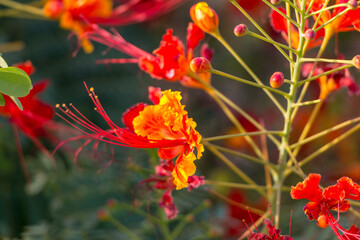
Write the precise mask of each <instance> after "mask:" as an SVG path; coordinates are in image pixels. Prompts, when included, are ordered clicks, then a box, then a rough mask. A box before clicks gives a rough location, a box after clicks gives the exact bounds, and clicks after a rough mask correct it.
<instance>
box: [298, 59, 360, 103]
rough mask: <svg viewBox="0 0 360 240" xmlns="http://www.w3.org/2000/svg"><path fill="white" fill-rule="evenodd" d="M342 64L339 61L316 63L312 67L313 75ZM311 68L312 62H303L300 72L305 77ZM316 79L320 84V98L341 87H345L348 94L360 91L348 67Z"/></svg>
mask: <svg viewBox="0 0 360 240" xmlns="http://www.w3.org/2000/svg"><path fill="white" fill-rule="evenodd" d="M342 65H344V64H341V63H325V64H321V63H318V64H317V66H316V67H315V69H314V74H313V75H314V76H316V75H319V74H322V73H324V72H327V71H330V70H332V69H335V68H338V67H341V66H342ZM312 68H313V64H312V63H308V64H305V65H304V66H303V69H302V74H303V76H304V77H307V76H308V75H309V74H310V71H311V70H312ZM316 81H317V82H318V83H319V86H320V95H319V98H320V99H325V98H326V97H327V96H328V95H329V94H330V93H332V92H334V91H336V90H338V89H340V88H342V87H347V88H348V91H349V94H350V95H354V94H358V93H359V91H360V87H359V85H357V84H356V82H355V81H354V78H353V77H352V75H351V74H350V72H349V70H348V69H344V70H340V71H337V72H334V73H331V74H328V75H325V76H321V77H319V78H318V79H316Z"/></svg>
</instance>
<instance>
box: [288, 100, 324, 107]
mask: <svg viewBox="0 0 360 240" xmlns="http://www.w3.org/2000/svg"><path fill="white" fill-rule="evenodd" d="M321 101H322V100H321V99H316V100H312V101H307V102H302V103H294V104H293V107H302V106H308V105H312V104H316V103H319V102H321Z"/></svg>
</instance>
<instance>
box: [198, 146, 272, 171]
mask: <svg viewBox="0 0 360 240" xmlns="http://www.w3.org/2000/svg"><path fill="white" fill-rule="evenodd" d="M203 144H204V145H205V146H211V147H214V148H216V149H218V150H220V151H222V152H225V153H229V154H232V155H234V156H239V157H242V158H245V159H247V160H249V161H252V162H255V163H259V164H261V165H268V166H270V167H271V169H275V168H276V165H275V164H273V163H270V162H267V161H264V160H263V159H260V158H256V157H253V156H250V155H247V154H245V153H241V152H237V151H235V150H232V149H229V148H225V147H221V146H218V145H215V144H211V143H207V142H204V143H203Z"/></svg>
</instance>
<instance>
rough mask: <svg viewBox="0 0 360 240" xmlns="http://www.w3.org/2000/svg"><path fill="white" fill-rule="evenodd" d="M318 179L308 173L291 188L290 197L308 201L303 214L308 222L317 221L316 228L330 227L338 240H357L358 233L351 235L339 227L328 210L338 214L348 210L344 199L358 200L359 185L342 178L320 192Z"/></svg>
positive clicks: (347, 203)
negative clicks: (351, 238)
mask: <svg viewBox="0 0 360 240" xmlns="http://www.w3.org/2000/svg"><path fill="white" fill-rule="evenodd" d="M320 179H321V175H320V174H314V173H310V174H309V176H308V177H307V178H306V179H305V180H304V181H303V182H300V183H298V184H297V185H296V186H295V187H291V192H290V195H291V197H292V198H293V199H303V198H305V199H307V200H309V202H308V203H307V204H306V205H305V207H304V212H305V214H306V215H307V216H308V218H309V220H310V221H312V220H317V221H318V223H317V224H318V226H320V227H323V228H326V227H327V226H329V225H330V227H331V229H332V230H333V231H334V233H335V235H336V236H337V237H338V238H339V239H341V240H343V239H350V238H349V237H355V239H359V237H360V235H359V234H358V233H352V232H351V231H347V230H346V229H344V228H343V227H341V226H340V224H339V223H338V220H336V219H335V218H334V216H333V215H332V213H331V212H330V210H335V211H337V212H338V213H340V212H346V211H347V210H349V208H350V203H349V201H347V200H346V199H352V200H356V201H358V200H360V185H359V184H357V183H355V182H353V181H352V179H350V178H348V177H342V178H340V179H339V180H337V183H336V184H335V185H332V186H329V187H327V188H325V189H324V190H321V188H320V187H319V183H320ZM339 231H340V232H342V233H343V236H341V235H340V233H339Z"/></svg>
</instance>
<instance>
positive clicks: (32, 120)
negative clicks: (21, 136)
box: [0, 61, 54, 137]
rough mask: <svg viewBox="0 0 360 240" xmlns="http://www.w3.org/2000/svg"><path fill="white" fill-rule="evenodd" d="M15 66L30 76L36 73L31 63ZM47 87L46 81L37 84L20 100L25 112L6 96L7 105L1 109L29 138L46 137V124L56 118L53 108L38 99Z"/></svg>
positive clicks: (1, 112)
mask: <svg viewBox="0 0 360 240" xmlns="http://www.w3.org/2000/svg"><path fill="white" fill-rule="evenodd" d="M14 66H15V67H18V68H20V69H22V70H24V71H25V72H26V73H27V74H28V75H31V74H32V73H33V72H34V71H35V68H34V66H33V65H32V63H31V62H30V61H27V62H24V63H19V64H15V65H14ZM47 85H48V82H46V81H43V82H40V83H37V84H35V85H34V87H33V89H31V91H30V93H29V94H28V95H27V96H25V97H20V98H19V100H20V102H21V104H22V106H23V110H20V109H19V108H18V107H17V106H16V104H15V103H14V102H13V101H12V100H11V98H10V97H8V96H6V95H4V98H5V102H6V104H5V106H3V107H0V114H1V115H3V116H5V117H8V118H9V120H10V122H12V123H13V124H15V125H16V126H18V127H19V129H20V130H21V131H22V132H23V133H25V134H26V135H28V136H31V137H38V136H42V135H44V134H45V130H44V129H43V126H44V124H45V123H47V122H48V121H50V120H51V119H52V118H53V116H54V110H53V108H52V107H51V106H50V105H48V104H46V103H44V102H42V101H41V100H40V99H39V97H38V95H39V94H40V93H41V92H42V91H44V90H45V89H46V87H47Z"/></svg>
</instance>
